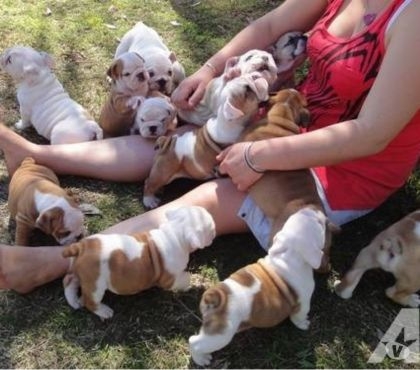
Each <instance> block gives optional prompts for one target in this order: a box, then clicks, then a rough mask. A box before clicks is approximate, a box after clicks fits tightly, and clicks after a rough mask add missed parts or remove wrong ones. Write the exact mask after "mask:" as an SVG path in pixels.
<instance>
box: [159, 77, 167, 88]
mask: <svg viewBox="0 0 420 370" xmlns="http://www.w3.org/2000/svg"><path fill="white" fill-rule="evenodd" d="M157 83H158V85H159V87H160V88H163V87H165V85H166V80H164V79H163V78H161V79H160V80H158V81H157Z"/></svg>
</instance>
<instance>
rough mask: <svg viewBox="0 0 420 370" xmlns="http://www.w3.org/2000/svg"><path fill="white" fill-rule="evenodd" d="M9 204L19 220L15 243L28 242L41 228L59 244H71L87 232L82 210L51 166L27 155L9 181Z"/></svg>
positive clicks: (27, 243) (15, 217)
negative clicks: (38, 162) (61, 185)
mask: <svg viewBox="0 0 420 370" xmlns="http://www.w3.org/2000/svg"><path fill="white" fill-rule="evenodd" d="M8 206H9V210H10V214H11V217H12V218H13V219H14V220H16V236H15V244H16V245H29V239H30V235H31V232H32V231H33V230H34V229H35V228H38V229H40V230H42V231H43V232H44V233H46V234H48V235H52V236H53V237H54V238H55V239H56V240H57V242H59V243H60V244H68V243H71V242H73V241H75V240H76V239H78V238H79V237H80V236H82V235H83V234H84V232H85V230H84V227H83V221H84V218H83V213H82V211H81V210H80V209H79V206H78V204H77V202H76V201H75V199H74V198H73V197H72V196H70V195H69V193H68V192H66V191H65V190H64V189H63V188H61V187H60V184H59V181H58V178H57V176H56V175H55V174H54V172H53V171H51V170H50V169H49V168H47V167H45V166H41V165H39V164H36V163H35V161H34V159H33V158H30V157H28V158H25V159H24V160H23V162H22V163H21V165H20V167H19V168H18V169H17V170H16V172H15V173H14V174H13V176H12V178H11V180H10V184H9V197H8Z"/></svg>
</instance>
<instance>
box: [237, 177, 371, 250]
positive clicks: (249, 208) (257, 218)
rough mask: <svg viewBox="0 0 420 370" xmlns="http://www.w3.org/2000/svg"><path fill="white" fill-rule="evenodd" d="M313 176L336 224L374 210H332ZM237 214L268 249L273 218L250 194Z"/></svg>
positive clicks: (327, 209) (325, 206)
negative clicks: (267, 215) (266, 214)
mask: <svg viewBox="0 0 420 370" xmlns="http://www.w3.org/2000/svg"><path fill="white" fill-rule="evenodd" d="M312 176H313V177H314V179H315V183H316V187H317V190H318V194H319V196H320V198H321V201H322V203H323V205H324V208H325V211H326V214H327V217H328V218H329V219H330V221H331V222H333V223H334V224H335V225H337V226H340V225H343V224H345V223H347V222H350V221H353V220H355V219H356V218H359V217H362V216H364V215H365V214H367V213H369V212H371V211H372V209H363V210H360V209H358V210H350V209H349V210H340V211H334V210H332V209H331V207H330V205H329V204H328V201H327V198H326V196H325V192H324V189H323V187H322V185H321V182H320V181H319V180H318V178H317V176H316V175H315V173H314V172H312ZM237 215H238V216H239V217H240V218H242V219H243V220H244V221H245V222H246V224H247V225H248V227H249V228H250V230H251V232H252V234H253V235H254V236H255V238H256V239H257V240H258V242H259V243H260V245H261V247H262V248H264V249H265V250H268V248H269V246H270V244H271V240H270V233H271V226H272V220H271V219H270V218H268V217H266V216H265V214H264V213H263V211H262V210H261V209H260V208H259V207H258V206H257V205H256V204H255V202H254V201H253V199H252V198H251V197H250V196H249V195H248V196H247V197H246V198H245V200H244V201H243V203H242V205H241V207H240V208H239V211H238V213H237Z"/></svg>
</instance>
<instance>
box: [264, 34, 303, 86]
mask: <svg viewBox="0 0 420 370" xmlns="http://www.w3.org/2000/svg"><path fill="white" fill-rule="evenodd" d="M307 40H308V38H307V36H306V35H304V34H303V33H302V32H299V31H291V32H286V33H285V34H283V35H282V36H280V38H279V39H278V40H277V41H276V43H275V44H274V45H273V46H272V47H271V48H270V49H269V51H270V52H271V54H273V57H274V61H275V62H276V65H277V80H276V82H275V84H273V85H272V86H271V91H278V90H280V89H281V88H288V87H294V86H295V76H294V75H295V71H296V68H297V67H298V66H300V65H301V64H302V63H303V61H304V60H305V59H306V42H307Z"/></svg>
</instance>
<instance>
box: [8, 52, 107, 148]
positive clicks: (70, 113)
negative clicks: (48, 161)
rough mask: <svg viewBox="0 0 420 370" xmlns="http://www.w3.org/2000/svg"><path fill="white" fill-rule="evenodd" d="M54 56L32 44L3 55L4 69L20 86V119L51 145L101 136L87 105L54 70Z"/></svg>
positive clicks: (18, 89) (17, 126) (17, 125)
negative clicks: (39, 50)
mask: <svg viewBox="0 0 420 370" xmlns="http://www.w3.org/2000/svg"><path fill="white" fill-rule="evenodd" d="M53 64H54V62H53V59H52V58H51V56H49V55H48V54H47V53H44V52H38V51H36V50H34V49H32V48H31V47H26V46H15V47H11V48H9V49H6V50H5V51H4V53H3V54H2V55H1V56H0V65H1V68H2V69H3V71H5V72H6V73H7V74H8V75H10V76H11V77H12V79H13V81H14V82H15V84H16V86H17V98H18V101H19V109H20V116H21V119H20V121H19V122H17V123H16V128H18V129H20V130H22V129H25V128H27V127H29V126H31V125H32V126H33V127H34V128H35V130H36V131H37V132H38V134H40V135H42V136H43V137H45V138H46V139H48V140H50V142H51V144H64V143H77V142H82V141H90V140H97V139H102V136H103V135H102V129H101V128H100V127H99V125H98V124H97V123H96V122H95V121H94V120H93V118H92V117H91V116H90V115H89V113H88V112H87V111H86V109H85V108H83V107H82V106H81V105H80V104H78V103H77V102H75V101H74V100H73V99H71V98H70V96H69V94H68V93H67V92H66V91H65V90H64V88H63V86H62V85H61V83H60V82H59V81H58V79H57V77H56V76H55V75H54V73H53V71H52V67H53Z"/></svg>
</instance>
